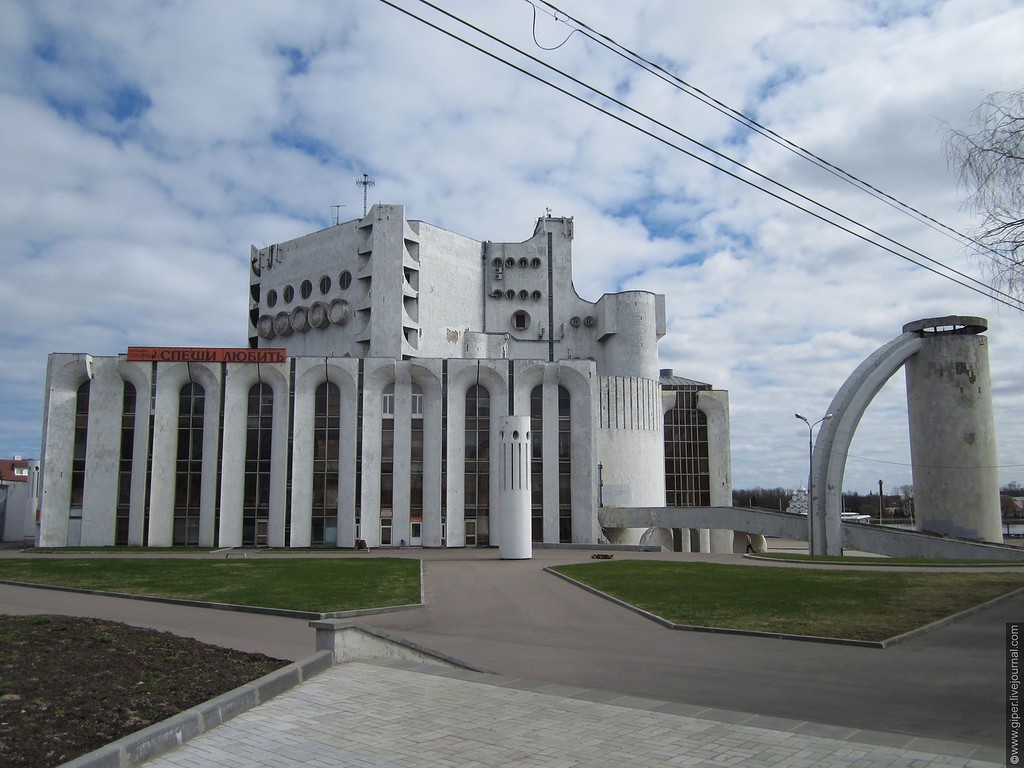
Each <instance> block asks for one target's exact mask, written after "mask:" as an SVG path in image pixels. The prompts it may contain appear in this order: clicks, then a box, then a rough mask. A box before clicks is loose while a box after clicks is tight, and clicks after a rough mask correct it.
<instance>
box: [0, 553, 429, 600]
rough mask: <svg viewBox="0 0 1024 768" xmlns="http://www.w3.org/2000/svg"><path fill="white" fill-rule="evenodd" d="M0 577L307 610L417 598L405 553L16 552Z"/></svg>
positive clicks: (413, 569)
mask: <svg viewBox="0 0 1024 768" xmlns="http://www.w3.org/2000/svg"><path fill="white" fill-rule="evenodd" d="M0 579H3V580H8V581H22V582H28V583H33V584H52V585H56V586H64V587H78V588H81V589H96V590H103V591H108V592H122V593H128V594H134V595H151V596H157V597H175V598H184V599H187V600H203V601H208V602H214V603H231V604H234V605H249V606H259V607H262V608H283V609H288V610H296V611H310V612H314V613H329V612H332V611H346V610H354V609H357V608H378V607H383V606H391V605H407V604H410V603H418V602H419V600H420V563H419V561H418V560H411V559H406V558H394V559H392V558H362V557H360V558H351V559H347V558H287V559H285V558H282V559H279V560H275V559H270V558H267V559H258V560H256V559H254V560H235V559H232V560H196V559H162V558H161V559H151V560H140V559H138V558H123V559H122V558H78V559H67V560H64V559H61V560H51V559H48V558H40V559H31V560H29V559H18V560H0Z"/></svg>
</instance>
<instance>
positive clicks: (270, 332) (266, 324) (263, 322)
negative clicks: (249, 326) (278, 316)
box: [256, 315, 274, 339]
mask: <svg viewBox="0 0 1024 768" xmlns="http://www.w3.org/2000/svg"><path fill="white" fill-rule="evenodd" d="M256 333H257V334H259V337H260V338H261V339H272V338H274V318H272V317H271V316H270V315H263V316H262V317H260V319H259V320H258V321H257V322H256Z"/></svg>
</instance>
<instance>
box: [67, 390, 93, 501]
mask: <svg viewBox="0 0 1024 768" xmlns="http://www.w3.org/2000/svg"><path fill="white" fill-rule="evenodd" d="M90 389H91V382H89V381H86V382H84V383H83V384H82V385H81V386H80V387H79V388H78V393H77V395H76V397H75V440H74V448H73V452H72V455H71V456H72V458H71V504H70V506H71V508H72V509H79V510H80V509H81V508H82V504H83V503H84V501H85V469H86V448H87V442H88V439H89V392H90ZM72 516H73V517H81V513H79V514H77V515H72Z"/></svg>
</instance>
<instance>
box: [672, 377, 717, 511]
mask: <svg viewBox="0 0 1024 768" xmlns="http://www.w3.org/2000/svg"><path fill="white" fill-rule="evenodd" d="M662 387H663V389H668V390H669V391H671V392H672V395H673V397H674V402H673V404H672V407H671V408H670V409H669V410H668V411H667V412H666V413H665V504H666V506H669V507H708V506H711V471H710V468H709V460H708V455H709V454H708V423H707V417H706V416H705V415H704V414H703V413H701V412H700V410H698V408H697V395H698V392H699V391H700V390H701V389H710V386H707V385H700V386H683V385H674V386H672V387H665V386H664V385H662Z"/></svg>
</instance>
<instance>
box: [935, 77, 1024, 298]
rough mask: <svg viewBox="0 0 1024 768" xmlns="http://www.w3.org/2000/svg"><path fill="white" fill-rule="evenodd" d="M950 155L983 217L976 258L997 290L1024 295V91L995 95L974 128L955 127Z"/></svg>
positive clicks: (949, 141)
mask: <svg viewBox="0 0 1024 768" xmlns="http://www.w3.org/2000/svg"><path fill="white" fill-rule="evenodd" d="M946 157H947V160H948V162H949V165H950V166H951V167H952V168H955V169H956V170H957V172H958V175H959V182H960V186H961V187H962V189H963V190H964V192H965V193H966V195H967V198H966V201H965V205H966V206H967V207H968V208H970V209H971V210H973V211H974V212H975V213H977V214H979V216H980V224H979V226H978V227H977V229H975V230H974V231H973V232H972V233H971V235H972V237H973V238H974V245H973V250H974V255H975V258H976V259H977V260H978V262H979V263H980V264H981V266H982V268H983V269H984V270H985V272H986V274H987V275H988V277H989V279H990V280H992V282H993V284H994V285H995V286H996V288H999V289H1000V290H1003V291H1006V292H1007V293H1009V294H1011V295H1013V296H1016V297H1018V298H1024V89H1022V90H1018V91H1012V92H1002V93H993V94H990V95H989V96H988V97H987V98H986V99H985V101H984V102H982V104H981V105H980V106H979V107H978V108H977V109H976V110H975V111H974V112H973V113H972V115H971V129H970V130H968V131H958V130H952V129H951V130H949V132H948V133H947V135H946Z"/></svg>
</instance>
